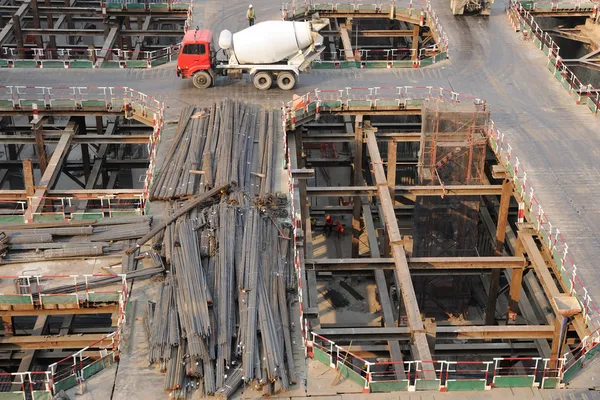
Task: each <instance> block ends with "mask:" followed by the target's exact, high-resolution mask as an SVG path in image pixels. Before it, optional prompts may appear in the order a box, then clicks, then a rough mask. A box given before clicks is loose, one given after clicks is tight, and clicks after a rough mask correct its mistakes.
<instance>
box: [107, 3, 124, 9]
mask: <svg viewBox="0 0 600 400" xmlns="http://www.w3.org/2000/svg"><path fill="white" fill-rule="evenodd" d="M106 8H107V9H108V10H110V9H117V10H121V9H122V8H123V6H122V5H121V3H108V4H106Z"/></svg>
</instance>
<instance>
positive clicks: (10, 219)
mask: <svg viewBox="0 0 600 400" xmlns="http://www.w3.org/2000/svg"><path fill="white" fill-rule="evenodd" d="M0 103H1V102H0ZM0 108H2V105H1V104H0ZM0 222H2V223H3V224H14V223H19V224H24V223H25V217H23V216H22V215H2V216H0Z"/></svg>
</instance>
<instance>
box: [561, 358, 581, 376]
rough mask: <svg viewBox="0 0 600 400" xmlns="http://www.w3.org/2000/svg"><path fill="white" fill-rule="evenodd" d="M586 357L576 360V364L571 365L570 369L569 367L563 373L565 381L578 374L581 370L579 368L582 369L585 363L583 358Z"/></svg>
mask: <svg viewBox="0 0 600 400" xmlns="http://www.w3.org/2000/svg"><path fill="white" fill-rule="evenodd" d="M584 358H585V356H584V357H581V358H580V359H579V360H577V361H576V362H575V364H573V365H571V366H570V367H569V369H567V370H566V371H565V372H564V373H563V382H569V381H570V380H571V378H573V377H574V376H575V374H577V373H578V372H579V370H580V369H581V366H582V364H583V360H584Z"/></svg>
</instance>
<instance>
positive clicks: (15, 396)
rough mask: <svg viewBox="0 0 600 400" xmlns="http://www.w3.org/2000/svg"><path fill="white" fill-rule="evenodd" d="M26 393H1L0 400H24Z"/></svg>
mask: <svg viewBox="0 0 600 400" xmlns="http://www.w3.org/2000/svg"><path fill="white" fill-rule="evenodd" d="M24 399H25V392H0V400H24Z"/></svg>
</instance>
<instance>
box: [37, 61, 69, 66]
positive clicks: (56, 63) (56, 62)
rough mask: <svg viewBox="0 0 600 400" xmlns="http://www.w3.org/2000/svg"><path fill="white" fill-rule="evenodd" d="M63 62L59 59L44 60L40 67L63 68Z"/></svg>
mask: <svg viewBox="0 0 600 400" xmlns="http://www.w3.org/2000/svg"><path fill="white" fill-rule="evenodd" d="M64 67H65V62H64V61H59V60H44V61H42V68H64Z"/></svg>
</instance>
